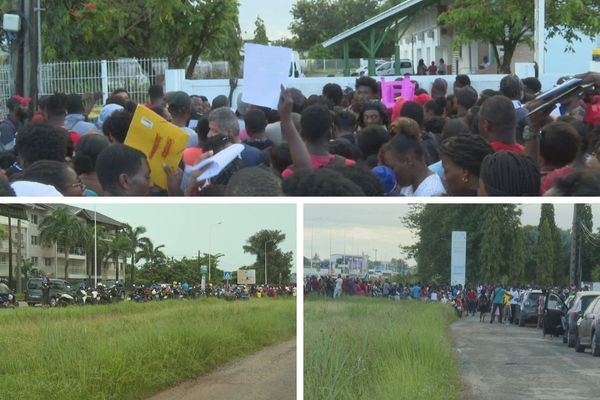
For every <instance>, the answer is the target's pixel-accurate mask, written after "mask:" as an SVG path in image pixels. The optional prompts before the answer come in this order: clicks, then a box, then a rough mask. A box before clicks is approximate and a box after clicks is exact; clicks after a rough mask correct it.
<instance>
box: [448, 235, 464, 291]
mask: <svg viewBox="0 0 600 400" xmlns="http://www.w3.org/2000/svg"><path fill="white" fill-rule="evenodd" d="M450 265H451V270H452V272H451V275H450V284H451V285H453V286H454V285H462V286H463V287H465V281H466V267H467V232H452V252H451V255H450Z"/></svg>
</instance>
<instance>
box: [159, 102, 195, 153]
mask: <svg viewBox="0 0 600 400" xmlns="http://www.w3.org/2000/svg"><path fill="white" fill-rule="evenodd" d="M165 100H166V102H167V104H168V105H169V113H170V114H171V117H173V121H172V122H173V124H174V125H177V126H178V127H180V128H181V129H182V130H183V131H185V133H187V135H188V141H187V144H186V145H185V147H198V134H197V133H196V131H195V130H193V129H191V128H188V126H187V125H188V122H189V120H190V116H191V115H192V100H191V99H190V96H189V95H188V94H187V93H186V92H181V91H180V92H173V93H169V94H168V95H167V96H166V98H165Z"/></svg>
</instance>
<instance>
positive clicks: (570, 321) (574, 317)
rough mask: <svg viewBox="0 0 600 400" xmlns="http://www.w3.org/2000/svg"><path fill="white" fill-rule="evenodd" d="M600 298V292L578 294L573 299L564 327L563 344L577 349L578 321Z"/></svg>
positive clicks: (564, 320)
mask: <svg viewBox="0 0 600 400" xmlns="http://www.w3.org/2000/svg"><path fill="white" fill-rule="evenodd" d="M598 296H600V292H577V294H576V295H575V297H574V299H573V303H572V305H571V307H570V308H569V310H568V311H567V313H566V315H565V317H564V319H563V326H564V330H565V334H564V335H563V343H567V345H568V346H569V347H575V340H576V338H577V321H578V320H579V318H581V317H582V315H583V312H584V311H585V310H586V309H587V307H588V306H589V305H590V304H591V303H592V302H593V301H594V299H596V297H598Z"/></svg>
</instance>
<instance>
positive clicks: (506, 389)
mask: <svg viewBox="0 0 600 400" xmlns="http://www.w3.org/2000/svg"><path fill="white" fill-rule="evenodd" d="M488 321H489V315H488ZM450 330H451V332H452V335H453V338H454V342H455V345H456V351H457V354H458V357H459V360H460V367H461V372H462V375H463V380H464V384H465V394H464V400H479V399H482V400H483V399H485V400H496V399H502V400H506V399H511V400H515V399H527V400H538V399H539V400H542V399H544V400H545V399H569V400H579V399H581V400H584V399H585V400H588V399H597V398H600V358H598V357H592V355H591V354H590V350H589V349H587V350H586V352H585V353H583V354H580V353H576V352H575V350H574V349H570V348H568V347H567V345H566V344H563V342H562V338H552V339H550V338H549V337H548V336H547V337H546V339H544V338H543V337H542V333H541V330H539V329H535V328H534V327H527V326H526V327H522V328H520V327H518V326H516V325H506V324H505V325H500V324H498V323H494V324H490V323H489V322H485V323H480V322H479V317H478V316H476V317H474V318H473V317H469V318H463V319H461V320H460V321H458V322H456V323H454V324H452V325H451V327H450Z"/></svg>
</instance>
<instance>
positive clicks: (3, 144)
mask: <svg viewBox="0 0 600 400" xmlns="http://www.w3.org/2000/svg"><path fill="white" fill-rule="evenodd" d="M30 102H31V98H29V97H21V96H18V95H16V96H13V97H11V98H10V99H8V100H6V108H8V117H6V119H5V120H4V121H2V122H1V123H0V151H7V150H12V149H13V148H14V147H15V138H16V136H17V132H18V131H19V130H20V129H21V128H22V127H23V125H24V124H25V120H26V119H27V108H28V107H27V106H28V105H29V103H30Z"/></svg>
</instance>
